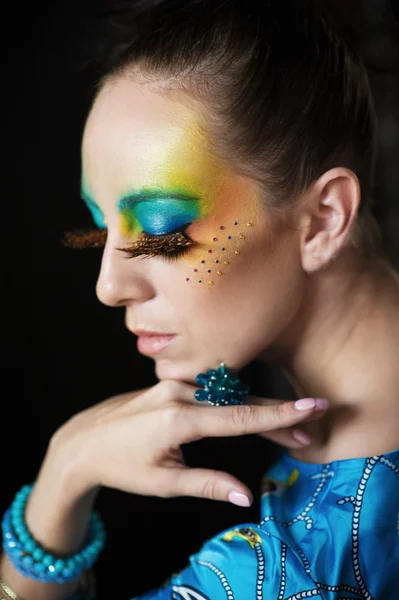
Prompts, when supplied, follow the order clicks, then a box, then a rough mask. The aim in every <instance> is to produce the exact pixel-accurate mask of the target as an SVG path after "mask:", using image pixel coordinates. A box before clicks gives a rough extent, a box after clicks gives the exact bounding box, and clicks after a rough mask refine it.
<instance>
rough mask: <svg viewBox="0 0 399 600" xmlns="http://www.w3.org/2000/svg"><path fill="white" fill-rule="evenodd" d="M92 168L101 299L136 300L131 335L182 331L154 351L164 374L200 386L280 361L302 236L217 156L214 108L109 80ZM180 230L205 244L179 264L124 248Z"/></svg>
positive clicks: (98, 107)
mask: <svg viewBox="0 0 399 600" xmlns="http://www.w3.org/2000/svg"><path fill="white" fill-rule="evenodd" d="M82 167H83V173H82V188H83V189H82V193H83V198H84V199H85V201H86V202H87V203H88V205H89V208H90V209H91V212H92V214H93V217H94V220H95V221H96V223H97V225H99V226H106V228H107V231H108V234H107V243H106V246H105V249H104V253H103V258H102V265H101V271H100V274H99V278H98V284H97V295H98V298H99V299H100V300H101V302H103V303H104V304H107V305H110V306H124V307H125V310H126V326H127V328H128V329H129V330H131V331H134V330H138V329H141V330H142V329H146V330H150V331H153V332H161V333H165V334H176V336H175V338H174V339H173V341H172V342H171V343H170V344H169V345H168V346H166V347H165V348H164V349H163V350H162V351H161V352H158V353H156V354H155V353H152V352H151V353H150V352H148V355H149V356H151V357H152V358H153V359H154V360H155V363H156V375H157V377H158V378H159V379H181V380H184V381H187V382H192V383H195V376H196V375H197V374H198V373H199V372H204V371H205V370H207V369H209V368H218V367H219V364H220V363H221V362H222V361H223V362H225V363H226V365H227V366H228V367H231V368H232V369H237V370H240V369H241V368H243V367H244V366H246V365H247V364H248V363H249V362H251V361H252V360H254V359H255V358H256V357H257V356H258V355H259V354H260V353H261V352H263V353H264V352H265V351H266V354H268V355H269V356H270V357H271V358H272V357H273V348H274V347H277V346H278V344H279V340H280V338H281V336H282V335H284V333H285V332H286V330H287V328H288V327H289V326H290V324H291V323H292V320H293V318H294V317H295V315H296V312H297V310H298V308H299V304H300V296H301V290H302V278H303V272H302V270H301V267H300V253H299V238H298V232H297V231H295V230H294V229H291V228H285V229H284V230H281V229H280V230H279V231H278V232H277V231H276V228H273V227H272V222H271V218H270V215H269V214H268V212H267V210H266V208H265V207H264V200H263V199H262V196H261V194H260V191H259V189H258V186H257V184H256V183H255V182H254V181H252V180H249V179H247V178H244V177H243V176H241V175H238V174H237V173H235V172H234V170H233V169H232V168H231V167H229V165H228V164H226V163H224V162H222V161H221V160H220V159H218V158H216V156H214V155H213V153H212V148H211V145H210V142H209V140H208V136H207V131H206V112H205V110H204V108H203V105H201V104H200V103H196V102H194V101H193V100H189V99H188V98H187V97H186V96H184V97H183V95H182V96H181V97H179V99H176V97H175V96H174V97H173V99H172V98H171V97H170V96H168V97H167V96H166V95H165V94H164V93H162V92H160V91H155V90H154V89H150V88H149V86H148V85H145V84H144V83H141V82H139V81H134V80H133V79H131V78H128V77H119V78H117V79H114V80H110V81H108V83H107V84H106V85H105V87H104V88H103V89H102V90H101V92H100V94H99V95H98V97H97V98H96V101H95V103H94V105H93V107H92V110H91V112H90V115H89V117H88V120H87V123H86V127H85V132H84V137H83V145H82ZM175 231H184V235H185V237H186V238H188V239H190V240H192V241H193V242H195V243H194V244H193V245H192V246H190V247H189V248H188V249H187V251H186V252H185V253H184V254H182V255H180V256H177V257H176V258H173V260H171V259H170V258H168V255H156V256H152V257H148V256H146V257H144V258H143V256H139V257H134V258H126V255H125V254H124V253H123V252H121V251H120V250H118V249H117V248H123V247H126V246H131V245H132V244H134V243H135V242H137V240H139V239H140V237H141V236H142V235H143V232H145V233H146V234H150V235H151V236H158V237H159V238H160V239H161V238H162V236H165V235H167V234H170V233H171V232H175ZM156 241H158V239H157V240H156ZM144 353H147V351H144Z"/></svg>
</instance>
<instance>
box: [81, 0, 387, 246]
mask: <svg viewBox="0 0 399 600" xmlns="http://www.w3.org/2000/svg"><path fill="white" fill-rule="evenodd" d="M95 35H96V38H97V39H98V44H97V47H96V50H95V51H94V52H93V49H92V48H91V50H90V54H91V58H90V60H89V61H88V64H86V66H87V67H88V68H90V69H91V70H92V71H93V70H94V74H95V77H96V79H97V87H98V88H101V86H102V84H103V83H104V82H105V81H107V80H108V79H109V78H110V77H112V76H114V75H118V74H121V73H125V72H129V71H134V70H136V69H138V70H139V71H140V72H141V73H143V74H144V75H145V76H147V77H151V78H153V79H155V81H157V80H158V81H159V82H160V83H161V82H162V83H163V82H166V84H167V86H169V87H170V88H171V89H173V90H174V89H178V90H184V91H186V92H188V93H193V92H194V93H195V94H196V97H197V98H198V97H199V98H200V99H201V100H203V102H204V103H205V106H207V107H209V121H208V123H209V125H210V127H209V129H210V131H211V134H213V138H214V140H215V151H216V152H217V153H218V154H219V155H220V156H222V157H223V158H226V159H227V160H228V161H229V163H230V164H232V165H233V166H234V167H235V168H236V169H237V171H238V172H241V173H243V174H245V175H249V176H250V177H251V178H253V179H254V180H256V181H258V183H259V184H260V185H261V186H262V189H264V192H265V200H266V202H267V206H268V208H270V209H271V212H272V214H282V213H284V212H286V211H287V209H294V208H295V206H296V205H297V201H298V198H299V196H300V195H301V194H302V193H303V192H304V191H305V190H306V189H307V188H308V187H309V186H310V185H311V184H312V182H314V181H315V180H316V179H317V178H318V177H320V176H321V175H322V174H323V173H324V172H326V171H327V170H329V169H331V168H333V167H336V166H344V167H347V168H349V169H351V170H352V171H353V172H354V173H355V174H356V175H357V177H358V179H359V182H360V188H361V194H362V199H361V204H360V207H359V212H358V217H357V220H356V224H355V226H354V228H353V230H352V232H351V242H352V243H353V244H355V245H356V246H357V247H359V249H361V250H362V251H363V252H364V253H365V254H376V253H378V252H379V250H380V249H379V246H378V242H379V239H380V232H379V228H378V225H377V223H376V221H375V219H374V217H373V214H372V188H373V183H374V172H375V162H376V130H377V125H376V115H375V111H374V107H373V99H372V94H371V91H370V85H369V79H368V74H367V70H366V68H365V65H364V63H363V62H362V59H361V58H360V56H359V55H358V53H357V51H356V48H355V44H351V42H350V40H349V39H348V38H346V37H345V36H344V35H343V34H342V32H340V31H339V28H338V27H337V24H336V21H334V20H333V18H332V15H331V14H330V13H329V12H327V11H326V9H325V8H324V7H323V6H322V3H321V2H318V1H317V0H301V1H298V0H284V1H282V0H274V1H269V2H267V1H265V2H259V0H136V1H130V2H119V3H116V4H115V3H114V2H113V3H112V8H111V10H109V11H108V10H104V11H103V12H102V18H101V19H100V21H99V23H98V25H97V26H96V28H95Z"/></svg>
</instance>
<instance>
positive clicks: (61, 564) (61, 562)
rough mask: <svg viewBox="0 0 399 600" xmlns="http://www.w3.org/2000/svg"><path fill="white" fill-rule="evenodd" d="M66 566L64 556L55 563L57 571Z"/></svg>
mask: <svg viewBox="0 0 399 600" xmlns="http://www.w3.org/2000/svg"><path fill="white" fill-rule="evenodd" d="M64 567H65V560H63V559H62V558H58V559H57V560H56V561H55V563H54V568H55V570H56V571H57V572H59V571H62V569H63V568H64Z"/></svg>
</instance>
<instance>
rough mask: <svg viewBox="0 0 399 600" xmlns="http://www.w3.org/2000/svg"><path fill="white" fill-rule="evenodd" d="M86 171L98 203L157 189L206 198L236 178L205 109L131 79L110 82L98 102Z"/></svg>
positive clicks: (88, 135)
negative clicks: (212, 135)
mask: <svg viewBox="0 0 399 600" xmlns="http://www.w3.org/2000/svg"><path fill="white" fill-rule="evenodd" d="M82 167H83V175H84V180H85V182H87V183H88V186H89V187H90V188H91V191H92V193H93V195H94V196H95V197H96V196H97V195H98V194H101V193H104V191H105V190H108V191H109V192H110V193H111V192H112V193H113V194H114V193H118V194H123V192H124V191H125V188H126V189H128V188H130V187H132V186H134V187H136V188H145V187H146V186H150V185H153V184H154V183H155V184H156V185H157V186H158V187H159V188H160V189H161V188H163V187H165V188H170V187H171V186H173V187H183V188H184V187H187V186H189V187H190V190H191V192H192V193H194V194H195V193H200V192H201V195H203V194H205V195H206V189H204V187H205V188H206V186H207V182H208V184H209V182H210V181H213V183H214V182H215V180H220V178H221V177H222V178H224V177H226V176H228V174H229V175H230V176H231V173H230V169H229V168H228V167H227V165H225V164H222V163H221V161H220V160H219V159H217V158H216V156H214V155H213V153H212V152H211V148H210V144H209V137H208V135H207V131H206V129H205V126H204V125H203V109H202V107H201V105H200V104H199V103H195V102H194V101H192V100H189V99H188V98H186V97H184V100H183V98H182V99H181V100H180V99H179V100H176V99H175V98H173V99H171V98H170V97H167V96H166V95H165V94H164V93H162V92H161V91H156V90H154V89H153V88H152V89H150V87H149V86H148V85H145V84H143V83H140V82H138V81H135V80H132V79H130V78H128V77H120V78H118V79H115V80H113V81H110V82H108V83H107V84H106V85H105V87H104V88H103V89H102V90H101V92H100V94H99V95H98V97H97V98H96V100H95V102H94V105H93V107H92V110H91V112H90V114H89V117H88V119H87V122H86V126H85V131H84V135H83V142H82Z"/></svg>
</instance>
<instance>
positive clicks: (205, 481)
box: [168, 467, 253, 506]
mask: <svg viewBox="0 0 399 600" xmlns="http://www.w3.org/2000/svg"><path fill="white" fill-rule="evenodd" d="M168 471H169V477H170V476H171V475H172V476H173V478H174V485H173V487H174V489H176V490H177V494H178V495H179V496H196V497H198V498H209V499H210V500H224V501H225V502H231V503H232V504H236V505H237V506H251V504H252V500H253V498H252V493H251V491H250V490H249V488H248V487H247V486H246V485H244V484H243V483H241V481H239V480H238V479H236V478H235V477H233V476H232V475H229V473H224V472H223V471H216V470H214V469H192V468H189V467H187V468H179V469H173V471H174V473H173V474H172V473H170V469H168Z"/></svg>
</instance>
